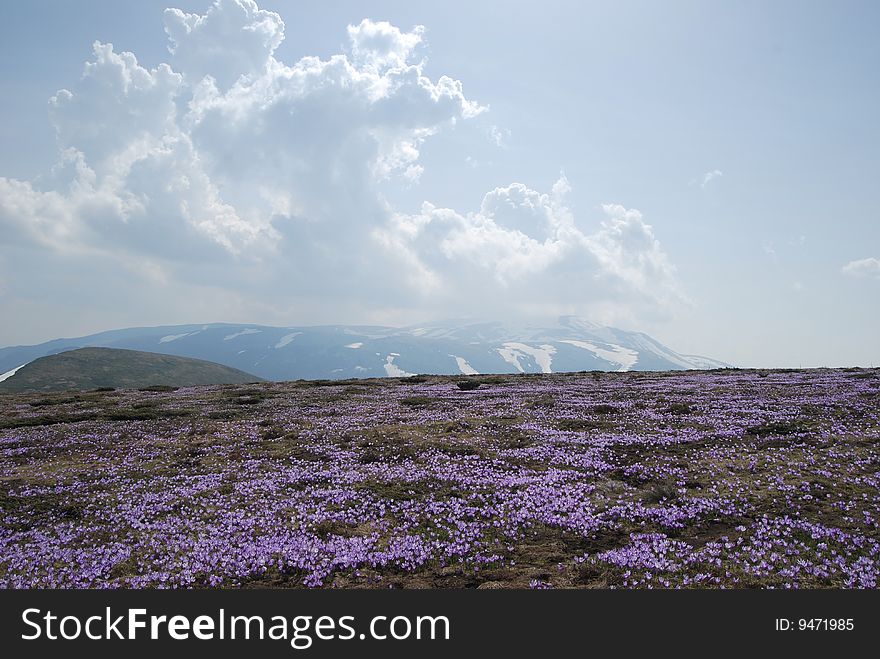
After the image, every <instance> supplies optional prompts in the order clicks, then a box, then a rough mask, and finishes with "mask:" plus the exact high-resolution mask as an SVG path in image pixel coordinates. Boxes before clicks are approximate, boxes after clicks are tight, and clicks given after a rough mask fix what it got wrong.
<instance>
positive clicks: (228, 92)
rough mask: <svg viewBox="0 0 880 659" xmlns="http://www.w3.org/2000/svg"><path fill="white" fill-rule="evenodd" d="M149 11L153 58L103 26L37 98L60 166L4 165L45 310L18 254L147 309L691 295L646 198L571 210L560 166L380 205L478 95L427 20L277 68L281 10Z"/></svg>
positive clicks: (455, 304)
mask: <svg viewBox="0 0 880 659" xmlns="http://www.w3.org/2000/svg"><path fill="white" fill-rule="evenodd" d="M164 19H165V30H166V32H167V36H168V39H169V41H168V51H169V61H168V62H167V63H163V64H160V65H159V66H157V67H155V68H152V69H149V68H146V67H144V66H143V65H142V64H141V63H139V62H138V59H137V57H136V56H135V55H134V54H133V53H128V52H117V51H116V49H115V48H114V47H113V45H112V44H110V43H100V42H96V43H95V44H94V47H93V55H92V58H91V60H90V61H89V62H88V63H87V64H86V65H85V67H84V70H83V74H82V76H81V78H80V79H79V80H77V81H74V82H73V84H71V85H70V86H69V87H68V88H66V89H62V90H59V91H58V92H57V93H56V94H55V95H54V96H53V97H52V98H51V99H50V102H49V118H50V121H51V123H52V126H53V127H54V129H55V132H56V135H57V140H58V145H59V156H58V160H57V162H56V163H55V164H54V166H52V167H51V168H48V170H47V172H46V173H45V174H44V175H43V176H40V177H38V178H36V179H34V180H29V181H25V180H17V179H10V178H3V177H0V257H2V256H3V255H4V254H5V255H7V256H9V255H12V256H11V257H10V258H8V259H7V260H5V261H2V260H0V278H3V279H6V280H10V279H11V278H12V277H14V278H15V280H14V281H17V282H18V284H17V285H16V284H11V285H10V286H9V288H10V290H11V291H13V292H14V294H15V295H17V296H18V299H21V298H22V296H25V297H28V298H29V302H28V304H30V305H34V304H38V303H39V300H43V302H45V307H44V311H43V313H45V314H47V315H51V314H52V311H51V310H52V309H53V305H57V303H58V300H57V299H56V296H54V295H53V296H49V295H48V294H46V293H45V291H46V290H48V289H41V290H42V291H43V292H42V293H41V292H40V291H37V290H36V289H35V288H31V289H28V288H27V285H26V284H25V282H26V281H27V279H28V276H29V272H28V268H31V269H33V268H36V267H39V268H42V269H43V271H46V272H51V273H53V274H54V276H55V277H56V278H57V280H58V281H59V282H68V281H73V280H74V279H77V281H79V283H78V285H77V289H76V291H71V292H69V294H68V295H67V297H65V298H64V302H65V303H68V302H69V303H70V304H73V305H74V306H77V303H78V304H81V305H86V304H90V302H89V300H90V299H91V297H94V296H93V295H90V294H87V293H86V291H87V290H88V289H89V288H90V287H92V288H93V289H94V291H100V294H101V295H103V296H104V297H105V299H108V300H109V299H113V300H128V301H130V300H138V301H139V309H138V313H143V314H144V316H148V317H150V318H156V319H158V317H160V316H161V317H163V318H166V317H167V312H168V310H172V309H173V310H178V311H180V310H184V311H185V310H187V309H191V310H192V311H193V313H195V312H196V311H198V312H199V316H200V317H204V316H205V314H206V313H207V312H206V309H211V310H213V311H211V312H210V313H208V316H209V317H210V318H213V319H215V320H219V319H224V318H227V319H232V316H236V317H237V318H238V319H241V320H246V321H251V322H257V321H261V322H270V321H271V322H282V323H283V322H294V321H297V322H317V321H340V322H341V321H343V320H356V321H368V320H373V321H379V320H382V321H385V322H390V321H395V320H398V321H403V320H409V319H413V318H419V317H420V318H425V317H435V316H438V315H447V314H449V315H451V314H459V313H483V312H486V311H487V310H488V311H491V312H493V313H495V312H497V313H499V314H501V313H502V312H503V313H505V314H511V313H516V312H519V311H523V310H534V309H541V310H545V311H548V312H554V313H555V312H563V311H564V312H566V313H572V312H575V313H588V314H589V313H590V311H591V310H595V309H603V310H605V312H607V311H608V310H609V309H617V310H618V311H620V313H624V312H628V313H629V312H634V311H633V310H635V313H638V314H655V313H666V312H668V310H669V309H671V308H673V307H674V306H675V305H676V304H678V303H680V302H681V301H682V300H683V299H684V296H683V295H682V294H681V292H680V291H679V289H678V285H677V283H676V281H675V273H674V267H673V266H672V265H671V264H670V263H669V260H668V258H667V257H666V255H665V254H664V252H663V250H662V248H661V246H660V244H659V242H658V240H657V238H656V236H655V234H654V230H653V228H652V227H651V226H650V225H648V224H646V223H645V222H644V220H643V218H642V215H641V213H640V212H639V211H637V210H634V209H627V208H624V207H623V206H619V205H615V204H609V205H606V206H604V207H603V209H602V213H603V215H604V217H602V218H599V219H596V220H594V221H592V222H590V221H589V220H588V221H587V224H592V226H590V227H585V226H581V225H580V224H579V223H578V222H577V221H576V220H575V217H574V213H573V212H572V210H571V209H570V208H569V204H568V202H567V201H566V199H567V197H568V195H569V192H570V189H569V184H568V181H567V179H565V177H564V176H563V177H561V178H560V179H559V181H558V182H557V183H556V184H555V185H554V186H553V188H552V190H550V191H549V192H538V191H535V190H533V189H531V188H529V187H528V186H526V185H524V184H521V183H512V184H510V185H507V186H502V187H498V188H496V189H494V190H492V191H489V192H488V193H487V194H486V195H485V196H484V197H483V199H482V202H481V203H480V204H479V207H478V208H476V209H475V210H473V211H471V212H460V211H457V210H454V209H448V208H447V209H444V208H438V207H435V206H434V205H433V204H431V203H430V202H425V203H423V204H422V206H421V209H420V210H419V211H418V212H404V211H401V210H400V209H397V208H395V207H394V206H393V205H392V203H391V201H389V199H388V198H387V197H386V192H387V191H388V190H389V189H393V188H394V186H400V187H406V186H412V185H413V184H414V183H416V182H417V181H418V180H419V179H420V177H422V176H425V175H426V174H425V167H424V165H423V164H422V163H421V162H420V159H421V151H422V147H423V145H424V144H425V142H426V141H428V140H434V139H441V136H442V135H443V133H444V132H446V131H449V130H451V129H452V128H454V127H455V126H456V125H457V124H458V123H460V122H465V121H469V120H471V119H473V118H474V117H476V116H478V115H480V114H482V113H484V112H486V106H484V105H481V104H480V103H478V102H476V101H474V100H473V99H471V98H469V97H468V96H466V94H465V92H464V86H463V84H462V83H461V82H460V81H459V80H456V79H454V78H452V77H449V76H446V75H441V76H439V77H436V78H430V77H428V76H427V75H426V72H425V61H424V58H423V57H421V56H420V52H421V48H422V46H423V45H424V34H425V32H424V28H423V27H421V26H415V27H413V28H412V29H410V30H409V31H406V30H402V29H400V28H398V27H395V26H393V25H391V24H389V23H386V22H374V21H371V20H368V19H365V20H363V21H361V22H360V23H359V24H357V25H349V26H348V28H347V36H348V45H347V46H346V47H345V48H344V49H343V52H340V53H337V54H335V55H332V56H331V57H329V58H328V59H320V58H318V57H303V58H302V59H300V60H298V61H296V62H294V63H291V64H288V63H285V62H283V61H281V60H279V59H277V58H276V56H275V54H276V52H277V49H278V47H279V45H280V44H281V43H282V42H283V39H284V22H283V20H282V19H281V17H280V16H279V15H278V14H276V13H274V12H270V11H264V10H261V9H260V8H259V7H258V6H257V5H256V3H254V2H252V1H251V0H217V1H216V2H215V3H214V4H213V5H212V6H211V8H210V9H208V10H207V12H206V13H205V14H189V13H185V12H182V11H180V10H178V9H168V10H166V11H165V14H164ZM496 133H497V135H498V136H499V140H503V138H504V137H505V136H506V135H507V133H506V132H504V131H502V130H501V129H497V127H495V131H494V132H490V136H492V135H495V134H496ZM493 139H494V138H493ZM499 140H496V141H499ZM719 175H720V172H719ZM23 254H28V255H30V256H28V257H25V256H22V255H23ZM33 255H37V256H36V257H34V256H33ZM85 266H87V267H85ZM117 273H124V276H117ZM114 282H115V283H114ZM66 285H67V284H64V283H59V284H58V286H59V287H60V288H63V287H64V286H66ZM47 286H48V285H47ZM113 286H117V289H113V290H111V289H112V287H113ZM114 291H115V292H114ZM40 295H43V297H42V298H40ZM77 296H80V298H77ZM196 297H198V299H199V300H200V303H199V304H198V305H195V304H191V303H190V302H191V300H193V299H195V298H196ZM490 302H491V304H489V303H490ZM114 308H115V307H114ZM627 310H629V311H627ZM108 313H109V312H108ZM132 313H134V312H132ZM150 314H152V315H150ZM96 317H97V316H96ZM101 317H102V318H104V317H109V316H101ZM114 318H115V316H114ZM175 319H176V320H180V321H184V320H193V318H188V317H187V318H183V317H179V318H178V317H175ZM125 322H129V321H125V320H124V319H122V317H121V316H120V320H117V321H116V324H122V323H125ZM130 322H134V321H133V320H132V321H130ZM137 322H143V319H142V318H141V319H139V320H138V321H137Z"/></svg>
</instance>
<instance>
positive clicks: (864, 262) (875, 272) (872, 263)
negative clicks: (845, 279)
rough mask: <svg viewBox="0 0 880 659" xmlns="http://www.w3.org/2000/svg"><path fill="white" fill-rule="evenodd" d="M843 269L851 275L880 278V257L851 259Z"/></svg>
mask: <svg viewBox="0 0 880 659" xmlns="http://www.w3.org/2000/svg"><path fill="white" fill-rule="evenodd" d="M841 271H842V272H843V274H845V275H848V276H850V277H857V278H862V279H864V278H872V279H880V259H875V258H873V257H869V258H866V259H859V260H858V261H850V262H849V263H847V264H846V265H845V266H843V268H842V269H841Z"/></svg>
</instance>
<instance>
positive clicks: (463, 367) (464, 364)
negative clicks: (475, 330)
mask: <svg viewBox="0 0 880 659" xmlns="http://www.w3.org/2000/svg"><path fill="white" fill-rule="evenodd" d="M450 356H451V357H455V363H456V364H458V370H459V371H461V372H462V373H463V374H465V375H479V374H480V372H479V371H478V370H477V369H475V368H474V367H473V366H471V365H470V364H468V361H467V359H465V358H464V357H456V356H455V355H450Z"/></svg>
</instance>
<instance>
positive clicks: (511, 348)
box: [496, 342, 556, 373]
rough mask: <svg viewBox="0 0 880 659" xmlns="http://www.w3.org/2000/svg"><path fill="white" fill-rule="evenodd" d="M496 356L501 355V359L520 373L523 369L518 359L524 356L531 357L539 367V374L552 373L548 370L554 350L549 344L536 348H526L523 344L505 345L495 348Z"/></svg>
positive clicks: (512, 343) (511, 343)
mask: <svg viewBox="0 0 880 659" xmlns="http://www.w3.org/2000/svg"><path fill="white" fill-rule="evenodd" d="M496 350H497V351H498V354H499V355H501V358H502V359H503V360H504V361H506V362H509V363H511V364H513V365H514V366H516V369H517V370H518V371H519V372H520V373H522V372H523V367H522V365H521V364H520V363H519V360H520V357H525V356H526V355H528V356H530V357H532V358H533V359H534V360H535V363H537V364H538V366H540V367H541V373H552V372H553V371H552V370H551V369H550V362H551V361H552V359H553V353H555V352H556V348H554V347H553V346H552V345H549V344H546V343H544V344H541V345H540V346H538V347H537V348H535V347H533V346H528V345H526V344H525V343H515V342H510V343H505V344H504V347H503V348H496Z"/></svg>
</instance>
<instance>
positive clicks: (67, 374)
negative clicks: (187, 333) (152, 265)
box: [0, 348, 261, 392]
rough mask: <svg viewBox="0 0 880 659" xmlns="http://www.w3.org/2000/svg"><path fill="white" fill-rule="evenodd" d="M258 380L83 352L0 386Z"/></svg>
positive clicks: (32, 366) (130, 353) (56, 358)
mask: <svg viewBox="0 0 880 659" xmlns="http://www.w3.org/2000/svg"><path fill="white" fill-rule="evenodd" d="M260 380H261V378H258V377H257V376H255V375H251V374H250V373H245V372H244V371H239V370H238V369H235V368H229V367H228V366H223V365H221V364H215V363H213V362H207V361H202V360H201V359H190V358H188V357H175V356H172V355H160V354H156V353H152V352H140V351H137V350H120V349H115V348H80V349H78V350H70V351H68V352H62V353H59V354H57V355H50V356H48V357H41V358H39V359H36V360H34V361H32V362H31V363H29V364H27V365H25V366H23V367H22V368H21V369H20V370H19V371H18V372H17V373H16V374H15V375H13V376H12V377H11V378H9V379H8V380H5V381H4V382H0V392H28V391H65V390H70V389H96V388H99V387H115V388H117V389H132V388H140V387H149V386H154V385H164V386H173V387H191V386H196V385H208V384H242V383H245V382H257V381H260Z"/></svg>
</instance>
